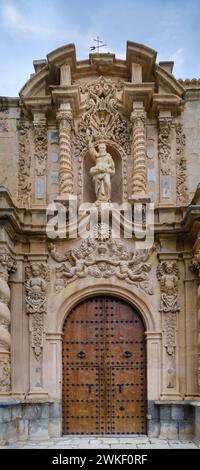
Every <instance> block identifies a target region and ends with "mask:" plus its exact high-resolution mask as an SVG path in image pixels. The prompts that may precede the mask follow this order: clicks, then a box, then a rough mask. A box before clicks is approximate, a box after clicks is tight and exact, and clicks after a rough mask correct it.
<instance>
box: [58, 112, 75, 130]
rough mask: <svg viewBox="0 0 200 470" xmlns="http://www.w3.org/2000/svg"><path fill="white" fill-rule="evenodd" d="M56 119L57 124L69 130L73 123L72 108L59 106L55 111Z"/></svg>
mask: <svg viewBox="0 0 200 470" xmlns="http://www.w3.org/2000/svg"><path fill="white" fill-rule="evenodd" d="M56 120H57V121H58V123H59V126H61V127H65V128H67V129H69V130H71V128H72V123H73V114H72V110H71V109H62V108H60V109H59V110H58V111H57V113H56Z"/></svg>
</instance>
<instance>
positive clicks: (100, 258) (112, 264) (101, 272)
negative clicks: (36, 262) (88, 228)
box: [49, 236, 153, 295]
mask: <svg viewBox="0 0 200 470" xmlns="http://www.w3.org/2000/svg"><path fill="white" fill-rule="evenodd" d="M49 250H50V252H51V255H52V258H53V259H54V260H55V261H56V262H58V263H60V266H59V267H57V268H56V291H57V292H60V291H61V290H62V289H63V288H64V287H66V286H67V285H68V284H69V283H71V282H73V281H74V280H75V279H78V278H84V277H86V276H92V277H94V278H97V279H99V278H107V279H108V278H111V277H116V278H118V279H122V280H124V281H125V282H127V283H129V284H133V285H136V286H137V287H140V288H141V289H143V290H144V291H145V292H146V293H147V294H150V295H152V294H153V287H152V285H151V283H150V280H149V276H148V273H149V272H150V270H151V265H150V264H147V263H146V261H147V260H148V258H149V257H150V255H151V252H152V250H148V249H145V250H137V251H134V252H132V251H129V250H128V249H127V248H126V247H125V246H124V245H123V244H121V243H118V242H116V240H114V239H108V240H105V239H104V237H103V236H102V238H101V239H98V240H95V238H90V237H88V238H87V239H85V240H83V241H82V242H81V244H80V246H79V247H78V248H74V249H73V250H70V251H68V252H67V253H66V254H65V255H63V256H62V255H60V254H59V253H58V252H57V250H56V248H55V245H54V244H51V245H50V247H49Z"/></svg>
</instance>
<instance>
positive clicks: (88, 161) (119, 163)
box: [82, 141, 125, 204]
mask: <svg viewBox="0 0 200 470" xmlns="http://www.w3.org/2000/svg"><path fill="white" fill-rule="evenodd" d="M105 144H106V146H107V152H108V153H110V155H111V156H112V158H113V160H114V163H115V174H114V175H113V176H112V180H111V184H112V193H111V201H112V202H117V203H118V204H121V203H122V201H123V193H124V181H123V173H124V171H125V168H124V166H125V161H123V160H125V158H124V155H122V154H123V152H122V150H121V149H120V148H119V146H118V145H116V144H115V143H113V142H111V141H105ZM97 146H98V142H97V143H96V144H95V148H96V149H97ZM97 150H98V149H97ZM94 165H95V163H94V161H93V160H92V158H91V157H90V155H89V152H87V153H86V154H85V155H84V158H83V173H82V174H83V202H91V203H92V202H95V201H96V195H95V190H94V182H93V180H92V177H91V176H90V168H91V167H92V166H94Z"/></svg>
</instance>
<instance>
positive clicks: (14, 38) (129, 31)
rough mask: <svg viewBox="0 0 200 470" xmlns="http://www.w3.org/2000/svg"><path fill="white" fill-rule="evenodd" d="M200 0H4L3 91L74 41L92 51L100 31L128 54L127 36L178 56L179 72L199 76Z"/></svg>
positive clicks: (0, 1)
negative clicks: (37, 61)
mask: <svg viewBox="0 0 200 470" xmlns="http://www.w3.org/2000/svg"><path fill="white" fill-rule="evenodd" d="M199 25H200V0H190V1H189V0H187V1H186V0H173V1H172V0H96V1H95V0H82V1H81V0H0V58H1V59H0V95H1V96H17V95H18V92H19V90H20V88H21V87H22V85H23V84H24V83H25V81H26V80H27V79H28V77H29V75H30V73H32V72H33V68H32V61H33V60H34V59H42V58H44V57H46V54H47V53H49V52H50V51H52V50H54V49H56V48H57V47H59V46H61V45H63V44H67V43H71V42H74V43H75V45H76V51H77V58H78V59H84V58H87V57H88V54H89V47H90V45H92V44H93V38H94V37H96V36H97V35H100V37H101V38H102V39H103V40H104V41H105V42H106V43H107V44H108V47H107V48H105V49H104V50H105V51H110V52H114V53H115V54H116V55H117V56H118V57H120V58H124V57H125V52H126V41H127V40H132V41H135V42H140V43H143V44H145V45H147V46H150V47H152V48H154V49H156V50H157V52H158V58H157V60H158V61H159V60H174V61H175V67H174V74H175V76H176V77H177V78H192V77H200V57H199V56H200V52H199V51H200V26H199Z"/></svg>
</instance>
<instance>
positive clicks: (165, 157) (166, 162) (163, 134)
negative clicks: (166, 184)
mask: <svg viewBox="0 0 200 470" xmlns="http://www.w3.org/2000/svg"><path fill="white" fill-rule="evenodd" d="M170 133H171V119H170V118H168V119H167V118H160V119H159V136H158V154H159V159H160V171H161V174H162V175H170V174H171V169H170V158H171V143H170Z"/></svg>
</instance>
